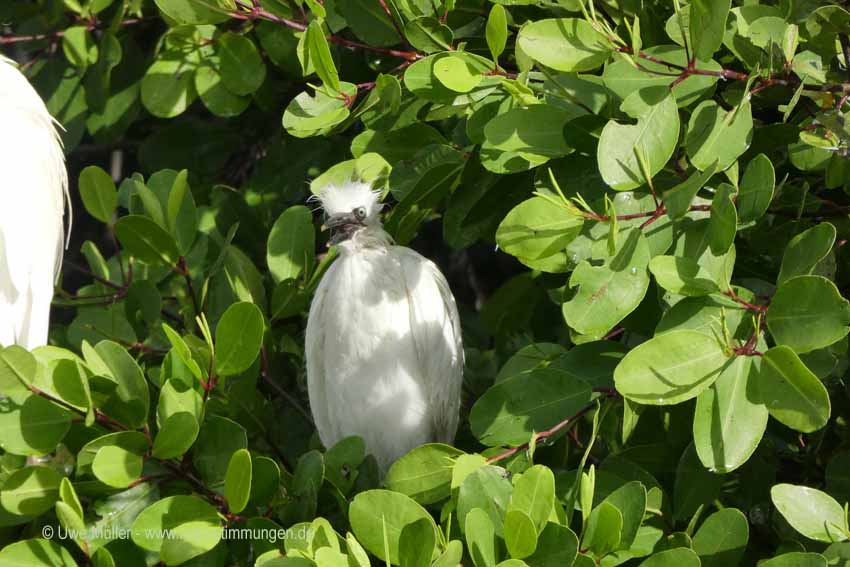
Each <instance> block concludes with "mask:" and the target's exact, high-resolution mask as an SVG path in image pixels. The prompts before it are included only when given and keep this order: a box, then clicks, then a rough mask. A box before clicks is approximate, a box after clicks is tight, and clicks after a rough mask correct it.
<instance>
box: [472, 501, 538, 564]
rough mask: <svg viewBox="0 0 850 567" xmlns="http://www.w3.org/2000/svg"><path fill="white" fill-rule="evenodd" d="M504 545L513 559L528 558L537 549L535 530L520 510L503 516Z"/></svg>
mask: <svg viewBox="0 0 850 567" xmlns="http://www.w3.org/2000/svg"><path fill="white" fill-rule="evenodd" d="M468 517H469V516H467V518H468ZM505 545H506V547H507V548H508V553H509V554H510V556H511V557H513V558H514V559H523V558H525V557H528V556H529V555H531V554H532V553H534V550H535V549H537V528H536V527H535V526H534V522H533V521H532V519H531V518H529V517H528V514H526V513H525V512H523V511H521V510H508V512H507V513H506V514H505Z"/></svg>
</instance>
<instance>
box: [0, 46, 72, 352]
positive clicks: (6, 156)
mask: <svg viewBox="0 0 850 567" xmlns="http://www.w3.org/2000/svg"><path fill="white" fill-rule="evenodd" d="M54 124H55V121H54V119H53V117H52V116H51V115H50V113H49V112H48V110H47V107H46V106H45V104H44V101H42V100H41V98H40V97H39V96H38V93H36V91H35V89H33V87H32V86H31V85H30V84H29V82H28V81H27V79H26V78H25V77H24V76H23V75H22V74H21V73H20V71H18V69H17V68H16V67H15V65H14V63H13V62H12V61H11V60H9V59H6V58H5V57H3V56H0V345H4V346H7V345H10V344H18V345H21V346H23V347H25V348H27V349H32V348H34V347H37V346H40V345H44V344H46V343H47V332H48V326H49V318H50V303H51V301H52V300H53V285H54V283H55V281H56V278H57V277H58V274H59V268H60V267H61V264H62V253H63V249H64V246H65V227H64V224H63V215H64V212H65V207H66V206H68V208H69V210H70V201H69V195H68V173H67V170H66V169H65V158H64V153H63V150H62V142H61V139H60V137H59V133H58V131H57V130H56V128H55V126H54ZM68 232H70V223H69V226H68Z"/></svg>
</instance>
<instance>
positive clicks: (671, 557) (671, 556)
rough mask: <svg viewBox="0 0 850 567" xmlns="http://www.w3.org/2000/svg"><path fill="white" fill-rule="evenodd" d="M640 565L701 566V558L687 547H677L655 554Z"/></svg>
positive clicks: (663, 566) (657, 566) (651, 566)
mask: <svg viewBox="0 0 850 567" xmlns="http://www.w3.org/2000/svg"><path fill="white" fill-rule="evenodd" d="M638 567H700V560H699V557H698V556H697V554H696V553H694V552H693V551H691V550H690V549H688V548H687V547H676V548H674V549H668V550H667V551H662V552H661V553H656V554H654V555H653V556H652V557H650V558H649V559H647V560H646V561H644V562H643V563H641V564H640V565H639V566H638Z"/></svg>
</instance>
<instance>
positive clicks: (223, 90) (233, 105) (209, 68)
mask: <svg viewBox="0 0 850 567" xmlns="http://www.w3.org/2000/svg"><path fill="white" fill-rule="evenodd" d="M210 63H211V64H210V65H204V66H202V67H199V68H198V70H197V71H196V72H195V90H197V91H198V95H199V96H200V97H201V101H202V102H203V103H204V106H206V107H207V109H208V110H209V111H210V112H212V113H213V114H215V115H216V116H221V117H222V118H232V117H234V116H239V115H240V114H242V113H243V112H245V109H247V108H248V106H249V105H250V104H251V99H250V98H249V97H247V96H239V95H236V94H233V93H232V92H230V91H229V90H228V89H227V87H225V86H224V79H223V78H222V75H221V70H220V68H221V63H220V62H219V60H218V59H212V58H211V61H210Z"/></svg>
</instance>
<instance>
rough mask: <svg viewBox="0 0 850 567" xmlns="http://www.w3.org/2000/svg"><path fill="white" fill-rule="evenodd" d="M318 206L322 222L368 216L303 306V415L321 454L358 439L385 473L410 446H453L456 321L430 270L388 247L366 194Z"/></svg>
mask: <svg viewBox="0 0 850 567" xmlns="http://www.w3.org/2000/svg"><path fill="white" fill-rule="evenodd" d="M319 198H320V199H321V201H322V205H323V208H324V209H325V212H326V214H328V215H329V216H330V217H333V216H334V215H338V214H346V213H351V212H352V211H353V210H354V209H356V208H358V207H364V209H365V210H366V213H367V214H366V222H365V227H364V228H362V229H360V230H358V231H357V232H355V233H354V234H353V236H352V237H351V238H350V239H348V240H346V241H344V242H342V243H340V244H339V247H340V257H339V258H338V259H337V260H336V261H335V262H334V263H333V265H332V266H331V267H330V268H329V269H328V271H327V273H325V275H324V277H323V278H322V281H321V283H320V284H319V287H318V289H317V290H316V294H315V297H314V298H313V303H312V305H311V307H310V315H309V320H308V323H307V339H306V355H307V382H308V388H309V395H310V407H311V409H312V412H313V417H314V419H315V422H316V429H317V430H318V432H319V437H320V438H321V440H322V443H324V444H325V446H327V447H331V446H333V445H334V444H335V443H336V442H337V441H339V440H341V439H343V438H344V437H347V436H350V435H359V436H361V437H362V438H363V439H364V441H365V442H366V448H367V451H368V452H370V453H372V454H373V455H375V457H376V459H377V461H378V464H379V466H380V467H381V469H382V470H386V469H387V468H388V467H389V465H390V464H392V462H393V461H395V460H396V459H398V458H399V457H400V456H402V455H404V454H405V453H407V452H408V451H409V450H411V449H413V448H414V447H416V446H418V445H421V444H423V443H428V442H434V441H438V442H443V443H451V441H452V440H453V439H454V435H455V431H456V430H457V422H458V411H459V408H460V395H461V382H462V377H463V346H462V343H461V332H460V319H459V317H458V314H457V308H456V306H455V300H454V297H453V296H452V293H451V290H450V289H449V286H448V283H447V282H446V280H445V278H444V277H443V274H442V273H440V270H439V269H438V268H437V266H435V265H434V263H433V262H431V261H429V260H427V259H426V258H424V257H422V256H421V255H419V254H418V253H417V252H415V251H413V250H411V249H409V248H405V247H403V246H395V245H393V244H392V240H391V238H390V237H389V235H387V233H386V232H384V230H383V229H382V227H381V222H380V219H379V212H380V208H381V205H380V204H379V203H378V194H377V193H375V192H373V191H372V190H371V188H370V187H369V186H368V185H366V184H362V183H347V184H343V185H342V186H331V187H328V188H325V189H324V190H323V191H322V192H321V193H320V195H319Z"/></svg>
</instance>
